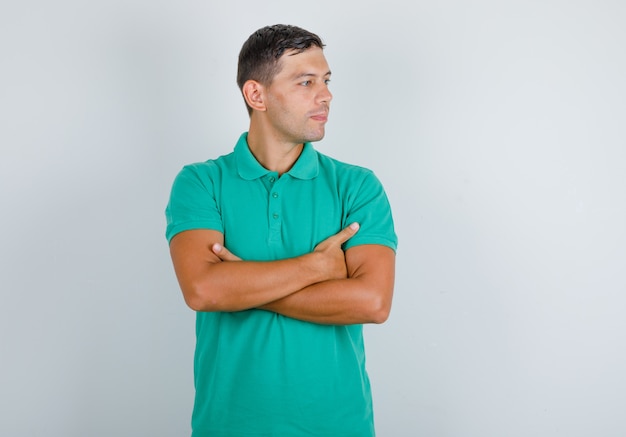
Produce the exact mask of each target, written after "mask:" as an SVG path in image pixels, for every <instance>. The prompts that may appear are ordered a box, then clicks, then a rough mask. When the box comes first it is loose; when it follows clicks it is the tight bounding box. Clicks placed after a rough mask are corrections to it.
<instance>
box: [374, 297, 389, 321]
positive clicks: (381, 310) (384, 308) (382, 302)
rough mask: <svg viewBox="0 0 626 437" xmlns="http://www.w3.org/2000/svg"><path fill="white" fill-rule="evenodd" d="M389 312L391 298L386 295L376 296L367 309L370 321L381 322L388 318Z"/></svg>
mask: <svg viewBox="0 0 626 437" xmlns="http://www.w3.org/2000/svg"><path fill="white" fill-rule="evenodd" d="M390 313H391V299H390V298H387V297H386V296H380V295H378V296H376V297H375V298H374V299H372V302H371V304H370V309H369V319H370V323H374V324H377V325H380V324H383V323H385V322H386V321H387V319H389V314H390Z"/></svg>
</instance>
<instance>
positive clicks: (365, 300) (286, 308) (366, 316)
mask: <svg viewBox="0 0 626 437" xmlns="http://www.w3.org/2000/svg"><path fill="white" fill-rule="evenodd" d="M346 263H347V266H348V277H347V278H346V279H339V278H338V279H334V280H328V281H323V282H318V283H315V284H312V285H309V286H307V287H305V288H303V289H302V290H300V291H298V292H296V293H292V294H290V295H289V296H285V297H284V298H281V299H277V300H276V301H272V302H269V303H267V304H265V305H262V306H260V309H264V310H267V311H273V312H275V313H278V314H282V315H284V316H288V317H292V318H295V319H299V320H303V321H307V322H313V323H321V324H335V325H350V324H356V323H383V322H384V321H385V320H387V317H388V316H389V312H390V311H391V301H392V297H393V287H394V277H395V253H394V251H393V250H391V249H390V248H388V247H384V246H378V245H363V246H357V247H353V248H351V249H348V251H347V252H346Z"/></svg>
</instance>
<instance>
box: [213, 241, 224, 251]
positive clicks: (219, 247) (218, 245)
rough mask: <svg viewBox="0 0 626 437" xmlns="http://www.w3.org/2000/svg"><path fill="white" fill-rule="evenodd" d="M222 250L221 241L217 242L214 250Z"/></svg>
mask: <svg viewBox="0 0 626 437" xmlns="http://www.w3.org/2000/svg"><path fill="white" fill-rule="evenodd" d="M221 250H222V245H221V244H220V243H215V244H214V245H213V251H214V252H220V251H221Z"/></svg>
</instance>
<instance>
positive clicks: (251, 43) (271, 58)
mask: <svg viewBox="0 0 626 437" xmlns="http://www.w3.org/2000/svg"><path fill="white" fill-rule="evenodd" d="M311 47H319V48H320V49H321V48H323V47H324V44H323V43H322V40H321V39H320V37H319V36H317V35H315V34H314V33H311V32H309V31H306V30H304V29H301V28H299V27H296V26H289V25H284V24H276V25H273V26H266V27H263V28H262V29H259V30H257V31H256V32H254V33H253V34H252V35H250V37H249V38H248V39H247V41H246V42H245V43H244V44H243V46H242V47H241V51H240V52H239V64H238V68H237V85H239V89H240V90H242V91H243V86H244V84H245V83H246V81H248V80H254V81H257V82H259V83H261V84H262V85H270V84H271V83H272V80H273V79H274V76H275V75H276V74H277V73H278V72H279V71H280V68H281V65H280V58H281V56H283V54H285V52H293V53H301V52H303V51H305V50H307V49H309V48H311ZM246 106H247V107H248V112H249V113H251V112H252V108H250V106H249V105H248V104H247V103H246Z"/></svg>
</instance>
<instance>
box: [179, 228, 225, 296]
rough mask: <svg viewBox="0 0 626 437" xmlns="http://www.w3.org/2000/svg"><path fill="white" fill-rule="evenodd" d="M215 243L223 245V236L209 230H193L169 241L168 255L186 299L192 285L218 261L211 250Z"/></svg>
mask: <svg viewBox="0 0 626 437" xmlns="http://www.w3.org/2000/svg"><path fill="white" fill-rule="evenodd" d="M215 243H219V244H224V235H223V234H222V233H221V232H219V231H214V230H210V229H194V230H189V231H183V232H181V233H179V234H176V235H175V236H174V237H173V238H172V240H171V241H170V255H171V257H172V263H173V264H174V271H175V272H176V278H177V279H178V283H179V284H180V288H181V290H182V292H183V294H184V295H185V298H187V293H189V292H190V290H192V289H193V284H194V283H195V282H196V281H198V280H199V279H201V278H202V277H203V275H204V274H205V273H206V271H207V269H208V268H210V266H211V265H212V264H215V263H218V262H220V259H219V258H218V257H217V255H215V254H214V253H213V251H212V250H211V248H212V246H213V245H214V244H215Z"/></svg>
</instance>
